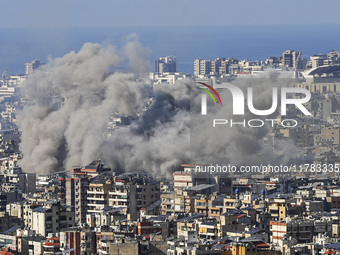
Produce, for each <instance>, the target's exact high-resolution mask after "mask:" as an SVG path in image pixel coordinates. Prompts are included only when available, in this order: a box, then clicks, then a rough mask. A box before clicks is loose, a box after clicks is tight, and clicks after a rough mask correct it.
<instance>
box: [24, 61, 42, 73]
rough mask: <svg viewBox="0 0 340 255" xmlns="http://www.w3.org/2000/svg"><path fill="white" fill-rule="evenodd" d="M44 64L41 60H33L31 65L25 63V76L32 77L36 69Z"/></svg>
mask: <svg viewBox="0 0 340 255" xmlns="http://www.w3.org/2000/svg"><path fill="white" fill-rule="evenodd" d="M43 64H44V63H41V62H40V61H39V60H33V61H32V62H30V63H25V74H26V75H27V76H29V75H31V74H32V73H33V72H34V71H35V70H36V69H38V68H39V67H40V66H42V65H43Z"/></svg>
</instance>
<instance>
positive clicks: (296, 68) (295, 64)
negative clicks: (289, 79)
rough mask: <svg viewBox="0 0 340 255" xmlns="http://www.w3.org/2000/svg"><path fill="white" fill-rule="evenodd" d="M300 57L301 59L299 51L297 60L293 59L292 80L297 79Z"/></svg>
mask: <svg viewBox="0 0 340 255" xmlns="http://www.w3.org/2000/svg"><path fill="white" fill-rule="evenodd" d="M300 57H301V51H299V54H298V56H297V58H296V59H295V63H294V78H295V79H298V78H299V72H298V65H299V60H300Z"/></svg>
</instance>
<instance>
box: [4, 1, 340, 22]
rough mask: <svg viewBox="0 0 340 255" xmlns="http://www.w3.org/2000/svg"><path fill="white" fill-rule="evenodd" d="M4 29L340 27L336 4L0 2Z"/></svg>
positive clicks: (332, 2)
mask: <svg viewBox="0 0 340 255" xmlns="http://www.w3.org/2000/svg"><path fill="white" fill-rule="evenodd" d="M0 4H1V7H0V9H1V15H0V27H3V28H12V27H50V28H53V27H82V26H83V27H92V26H93V27H98V26H137V25H138V26H152V25H161V26H166V25H174V26H183V25H233V24H235V25H237V24H242V25H245V24H256V25H259V24H340V16H339V7H340V1H338V0H326V1H320V0H285V1H274V0H257V1H255V0H171V1H170V0H144V1H142V0H97V1H95V0H82V1H79V0H29V1H22V0H11V1H8V0H6V1H5V0H0Z"/></svg>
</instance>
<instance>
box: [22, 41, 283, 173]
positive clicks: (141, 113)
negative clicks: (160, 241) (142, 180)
mask: <svg viewBox="0 0 340 255" xmlns="http://www.w3.org/2000/svg"><path fill="white" fill-rule="evenodd" d="M148 54H149V50H147V49H145V48H143V47H142V46H141V45H140V44H139V43H138V42H137V41H136V40H132V41H130V42H128V43H127V45H126V46H125V47H124V49H123V50H121V51H119V50H117V49H115V48H114V47H112V46H107V47H103V46H101V45H98V44H92V43H87V44H85V45H84V46H83V47H82V49H81V50H80V51H79V52H77V53H76V52H71V53H69V54H66V55H65V56H64V57H62V58H57V59H54V60H50V61H49V63H48V64H46V65H45V66H44V67H43V68H42V69H41V70H39V71H37V72H35V73H34V74H33V75H32V76H31V77H30V79H29V80H28V81H27V82H26V84H25V88H24V89H23V91H24V93H25V96H26V97H27V99H28V104H27V105H26V106H25V107H24V109H23V111H22V112H21V114H20V128H21V130H22V142H21V144H20V148H21V151H22V153H23V159H22V160H21V161H20V165H21V166H22V167H23V169H24V170H25V171H34V172H39V173H51V172H55V171H60V170H68V169H71V168H72V166H74V165H84V164H87V163H89V162H91V161H92V160H94V159H98V158H101V159H103V161H104V162H106V163H108V164H109V165H110V166H111V167H113V169H114V170H116V171H135V170H146V171H149V172H150V173H152V175H154V176H158V177H170V176H171V172H172V170H174V169H178V168H179V167H180V165H181V164H182V163H187V162H189V161H190V158H191V159H194V160H195V161H199V163H207V164H208V163H213V162H217V161H220V162H221V161H223V162H222V163H231V164H241V163H244V162H252V161H253V162H256V163H258V162H260V161H261V159H264V158H266V157H268V150H269V149H271V148H269V147H268V146H267V147H266V146H264V145H263V138H264V137H265V136H266V134H267V132H268V130H269V129H268V128H259V129H247V128H228V129H225V130H223V132H222V133H221V132H216V133H214V132H209V131H211V130H212V128H211V126H212V123H211V122H210V121H208V120H207V119H202V116H200V114H199V111H198V113H197V114H194V115H193V112H197V111H195V109H196V110H197V109H198V108H199V107H200V93H201V91H199V90H198V89H197V88H195V84H194V82H193V80H191V79H185V80H182V81H179V82H177V83H176V84H175V85H163V84H162V85H156V86H155V87H154V88H152V87H150V86H149V85H148V82H144V81H145V79H142V78H141V76H138V75H137V74H141V73H145V72H146V71H147V68H148V66H147V65H146V63H147V56H148ZM126 59H128V61H129V62H130V71H133V73H123V72H119V71H117V69H119V68H120V67H119V65H120V63H121V62H124V61H125V60H126ZM117 67H118V68H117ZM116 68H117V69H116ZM266 80H267V83H263V80H261V81H260V80H256V79H249V80H247V82H245V81H243V82H239V83H240V84H239V85H240V86H241V87H242V86H243V87H245V86H250V85H251V86H254V87H256V88H255V91H258V92H257V93H258V95H257V96H258V97H262V98H268V99H269V100H270V99H271V94H270V93H271V91H270V90H268V88H270V87H271V86H272V85H273V84H269V83H271V82H277V79H276V77H275V75H274V76H273V75H269V77H267V78H266ZM249 82H251V83H253V84H249ZM259 83H260V84H259ZM268 92H269V95H268ZM151 98H152V100H151ZM223 100H224V101H223V102H224V104H225V105H226V108H231V105H232V103H231V101H230V100H229V101H228V100H227V99H223ZM150 102H151V104H150ZM263 103H264V104H267V103H268V102H267V100H263ZM190 107H192V110H190ZM211 109H213V111H212V114H216V116H219V115H221V114H222V115H223V118H231V117H232V116H231V113H224V112H223V111H224V110H223V109H225V108H223V109H217V108H211V107H210V108H209V110H211ZM222 110H223V111H222ZM112 116H129V118H130V120H131V123H130V125H122V126H119V127H118V128H115V129H114V131H113V132H112V133H111V134H110V136H108V132H107V127H108V122H109V120H110V118H111V117H112ZM245 117H249V116H245ZM196 118H199V120H200V124H199V125H196V124H197V122H195V121H196ZM193 123H194V125H193ZM190 139H191V142H190ZM283 146H286V144H284V145H283ZM284 156H287V155H283V157H284ZM288 156H289V155H288ZM192 163H195V162H192Z"/></svg>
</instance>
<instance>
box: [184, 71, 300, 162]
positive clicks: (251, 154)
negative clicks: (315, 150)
mask: <svg viewBox="0 0 340 255" xmlns="http://www.w3.org/2000/svg"><path fill="white" fill-rule="evenodd" d="M287 75H289V73H288V72H287V73H277V72H275V71H272V70H269V71H266V72H264V73H263V74H262V75H261V76H260V77H259V76H257V77H254V76H253V77H252V78H238V79H235V80H233V81H231V84H232V85H235V86H237V87H238V88H240V89H241V90H242V91H243V94H244V95H245V98H244V100H245V102H244V104H245V107H244V109H245V114H244V115H233V98H232V96H231V93H230V92H229V90H228V89H221V90H219V91H220V93H219V94H220V96H221V98H222V103H223V107H221V106H220V105H214V104H213V103H212V104H210V105H209V104H208V113H207V115H206V116H201V115H200V114H191V127H192V128H191V132H190V137H191V138H190V141H191V152H192V153H191V159H192V162H197V163H200V164H221V165H228V164H230V165H234V166H240V165H261V164H263V165H268V164H275V165H278V164H287V163H289V160H291V159H292V157H293V156H294V154H296V152H297V150H296V147H295V145H294V143H293V141H290V140H278V139H275V137H274V136H275V135H274V134H270V132H271V131H272V130H273V129H272V127H271V124H272V122H271V121H265V119H279V118H280V117H279V115H280V112H279V109H280V108H279V107H278V108H277V110H276V111H275V112H274V113H273V114H271V115H270V116H258V115H254V114H252V113H251V112H250V111H249V110H248V107H247V94H248V93H247V88H249V87H251V88H253V100H254V107H255V108H256V109H259V110H266V109H270V108H271V106H272V100H273V92H272V88H273V87H276V88H278V91H280V88H281V87H290V86H292V82H294V81H293V79H290V78H287V77H286V76H287ZM229 82H230V81H229ZM209 99H210V98H209V97H208V101H209ZM200 100H201V99H200V98H199V97H195V98H193V99H192V101H193V102H192V104H191V105H194V106H195V107H197V106H199V107H200ZM211 102H212V100H211V99H210V103H211ZM279 104H280V101H279ZM199 107H198V108H197V109H191V112H192V113H193V112H198V111H200V110H201V109H200V108H199ZM213 119H223V120H227V121H228V123H227V124H223V125H216V127H213ZM252 119H253V120H254V119H256V121H255V122H253V123H252V125H254V126H255V125H260V123H261V122H260V121H259V120H262V121H263V122H264V123H265V124H264V125H263V126H262V127H249V126H248V121H249V120H252ZM232 122H233V123H234V124H233V125H232V124H231V123H232ZM278 122H279V121H274V123H275V125H276V124H277V123H278ZM244 123H245V125H244ZM244 126H245V127H244Z"/></svg>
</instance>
